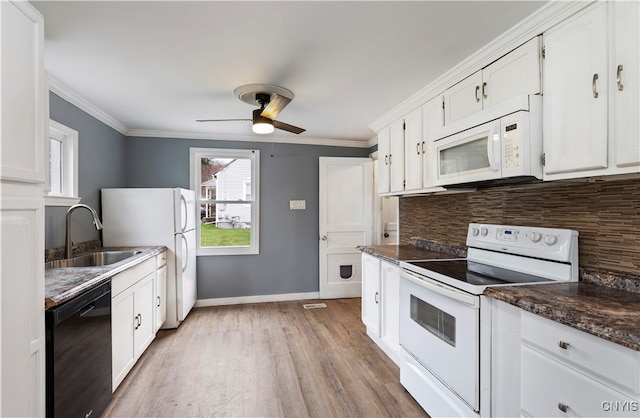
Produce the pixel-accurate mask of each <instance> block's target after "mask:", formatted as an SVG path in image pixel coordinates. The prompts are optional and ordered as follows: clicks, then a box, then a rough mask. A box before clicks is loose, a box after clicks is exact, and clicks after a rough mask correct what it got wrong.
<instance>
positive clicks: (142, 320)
mask: <svg viewBox="0 0 640 418" xmlns="http://www.w3.org/2000/svg"><path fill="white" fill-rule="evenodd" d="M154 281H155V274H150V275H148V276H147V277H145V278H144V279H142V280H141V281H140V282H139V283H138V284H137V285H136V290H135V295H134V302H133V305H134V307H135V315H134V320H135V328H134V338H133V340H134V344H135V348H134V351H135V354H136V358H137V357H139V356H140V355H141V354H142V353H143V352H144V350H146V348H147V347H148V346H149V344H151V341H153V338H154V336H155V330H154V329H153V315H154V313H155V304H154V295H153V285H154Z"/></svg>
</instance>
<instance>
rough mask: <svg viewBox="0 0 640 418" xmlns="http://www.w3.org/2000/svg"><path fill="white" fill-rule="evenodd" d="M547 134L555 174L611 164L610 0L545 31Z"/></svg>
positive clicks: (547, 171) (548, 158) (550, 167)
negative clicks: (608, 20)
mask: <svg viewBox="0 0 640 418" xmlns="http://www.w3.org/2000/svg"><path fill="white" fill-rule="evenodd" d="M544 43H545V60H544V66H545V76H544V106H543V118H544V119H543V120H544V127H543V134H544V150H545V157H546V163H545V167H544V174H545V179H553V178H558V177H559V176H556V177H553V176H551V177H550V176H549V175H553V174H559V173H572V174H570V175H564V176H563V177H573V176H575V173H578V172H581V171H583V172H584V171H587V170H598V169H604V168H606V167H607V96H608V94H607V68H606V67H607V62H608V61H607V4H606V3H598V4H596V5H595V6H594V7H590V8H589V9H587V10H585V11H583V12H581V13H579V14H577V15H576V16H574V17H572V18H570V19H569V20H567V21H565V22H563V23H562V24H561V25H560V26H558V27H556V28H553V29H551V30H550V31H549V32H548V33H547V34H545V41H544Z"/></svg>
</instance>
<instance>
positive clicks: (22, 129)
mask: <svg viewBox="0 0 640 418" xmlns="http://www.w3.org/2000/svg"><path fill="white" fill-rule="evenodd" d="M1 15H2V26H1V28H2V29H1V30H2V36H1V38H2V51H1V54H2V55H1V58H0V62H2V82H1V85H2V104H1V106H0V107H1V108H2V124H1V128H0V131H1V135H2V150H1V151H2V152H0V155H1V159H0V178H1V179H2V180H12V181H19V182H24V183H44V181H45V168H46V164H45V162H44V158H45V156H46V153H45V146H46V142H45V141H44V138H45V137H46V135H45V132H46V129H47V125H46V122H47V119H48V118H47V117H46V116H45V114H46V109H47V106H46V102H47V103H48V100H49V97H48V96H47V86H46V85H45V77H44V66H43V57H44V53H43V50H44V22H43V19H42V16H41V15H40V14H39V13H38V12H37V11H35V9H33V7H32V6H31V5H30V4H28V3H26V2H15V3H13V2H4V1H3V2H2V11H1ZM45 101H46V102H45Z"/></svg>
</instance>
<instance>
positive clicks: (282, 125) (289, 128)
mask: <svg viewBox="0 0 640 418" xmlns="http://www.w3.org/2000/svg"><path fill="white" fill-rule="evenodd" d="M273 127H274V128H278V129H282V130H283V131H287V132H291V133H294V134H301V133H302V132H304V131H306V129H302V128H298V127H297V126H293V125H289V124H288V123H284V122H280V121H277V120H274V121H273Z"/></svg>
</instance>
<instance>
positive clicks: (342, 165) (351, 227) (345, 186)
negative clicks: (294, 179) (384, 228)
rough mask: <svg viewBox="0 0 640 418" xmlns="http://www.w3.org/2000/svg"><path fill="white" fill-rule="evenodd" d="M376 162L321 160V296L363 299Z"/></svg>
mask: <svg viewBox="0 0 640 418" xmlns="http://www.w3.org/2000/svg"><path fill="white" fill-rule="evenodd" d="M372 199H373V161H372V160H371V159H369V158H339V157H320V196H319V206H320V208H319V209H320V210H319V212H320V214H319V218H320V219H319V232H320V297H321V298H344V297H360V296H361V291H362V289H361V287H362V278H361V277H362V274H361V273H362V272H361V271H360V270H361V252H360V250H358V249H357V248H356V247H357V246H358V245H369V244H371V243H372V233H371V231H372V227H373V200H372Z"/></svg>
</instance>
